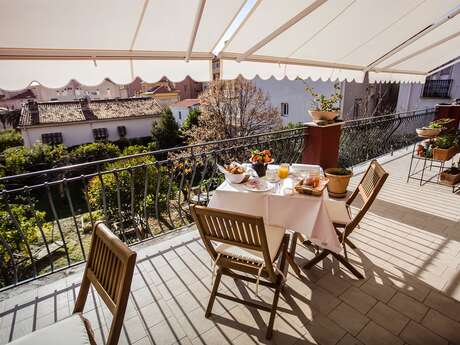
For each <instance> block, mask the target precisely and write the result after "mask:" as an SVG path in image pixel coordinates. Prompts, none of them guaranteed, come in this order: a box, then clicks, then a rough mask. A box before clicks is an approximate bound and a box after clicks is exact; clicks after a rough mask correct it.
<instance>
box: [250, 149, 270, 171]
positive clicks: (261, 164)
mask: <svg viewBox="0 0 460 345" xmlns="http://www.w3.org/2000/svg"><path fill="white" fill-rule="evenodd" d="M251 163H252V168H253V169H254V170H255V171H256V173H257V175H259V177H263V176H265V173H266V172H267V165H268V164H270V163H273V158H272V153H271V152H270V150H263V151H259V150H254V151H252V152H251Z"/></svg>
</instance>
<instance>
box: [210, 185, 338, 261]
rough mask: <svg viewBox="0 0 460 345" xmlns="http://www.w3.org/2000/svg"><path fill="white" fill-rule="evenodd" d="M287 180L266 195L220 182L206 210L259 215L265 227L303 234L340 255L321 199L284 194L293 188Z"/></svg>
mask: <svg viewBox="0 0 460 345" xmlns="http://www.w3.org/2000/svg"><path fill="white" fill-rule="evenodd" d="M294 183H295V180H294V179H292V178H291V177H288V178H287V179H285V180H283V181H282V182H281V183H280V184H278V185H277V186H275V188H274V189H272V190H271V191H268V192H263V193H262V192H250V191H248V190H246V189H245V188H244V186H242V185H239V184H232V183H229V182H227V181H225V182H223V183H222V184H221V185H220V186H219V187H218V188H217V189H216V190H215V192H214V193H213V196H212V197H211V200H210V202H209V204H208V207H213V208H218V209H223V210H227V211H232V212H240V213H246V214H250V215H254V216H262V217H263V218H264V222H265V223H266V224H267V225H271V226H277V227H283V228H285V229H289V230H293V231H296V232H299V233H301V234H303V235H305V236H306V237H307V238H308V239H309V240H310V241H311V242H312V243H314V244H316V245H318V246H320V247H322V248H326V249H329V250H331V251H333V252H336V253H340V252H341V251H342V246H341V245H340V242H339V240H338V238H337V234H336V232H335V229H334V226H333V225H332V221H331V220H330V218H329V214H328V213H327V209H326V205H325V200H327V198H328V195H327V192H326V191H325V192H324V193H323V196H322V197H317V196H309V195H302V194H298V193H286V192H288V191H289V189H290V188H292V187H293V185H294Z"/></svg>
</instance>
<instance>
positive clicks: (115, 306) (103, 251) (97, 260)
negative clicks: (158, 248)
mask: <svg viewBox="0 0 460 345" xmlns="http://www.w3.org/2000/svg"><path fill="white" fill-rule="evenodd" d="M135 264H136V253H135V252H134V251H132V250H131V249H129V248H128V246H127V245H126V244H124V243H123V242H122V241H121V240H120V239H119V238H118V237H116V236H115V235H114V234H113V233H112V231H110V229H109V228H108V227H107V226H106V225H105V224H104V223H102V222H97V223H96V224H95V226H94V229H93V235H92V238H91V249H90V253H89V257H88V261H87V263H86V268H85V272H84V275H83V280H82V283H81V286H80V292H79V294H78V298H77V301H76V302H75V308H74V313H81V312H83V309H84V306H85V303H86V299H87V297H88V292H89V288H90V285H91V284H92V285H93V286H94V288H95V289H96V291H97V293H98V294H99V295H100V296H101V298H102V300H103V301H104V303H105V304H106V305H107V308H108V309H109V310H110V312H111V313H112V315H113V319H112V325H111V327H110V331H109V335H108V338H107V345H115V344H117V343H118V339H119V337H120V332H121V328H122V325H123V319H124V315H125V311H126V305H127V303H128V297H129V292H130V288H131V281H132V279H133V273H134V266H135Z"/></svg>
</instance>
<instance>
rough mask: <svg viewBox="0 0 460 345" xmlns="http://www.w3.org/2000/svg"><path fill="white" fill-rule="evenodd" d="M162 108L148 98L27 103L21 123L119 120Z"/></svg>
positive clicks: (158, 111)
mask: <svg viewBox="0 0 460 345" xmlns="http://www.w3.org/2000/svg"><path fill="white" fill-rule="evenodd" d="M161 111H162V108H161V106H160V105H158V103H157V102H156V101H155V100H154V99H153V98H149V97H146V98H123V99H107V100H93V101H87V100H80V101H70V102H43V103H36V102H28V103H26V104H25V105H24V107H23V110H22V114H21V120H20V126H32V125H47V124H58V123H69V122H79V121H89V120H92V121H93V120H107V119H119V118H128V117H137V116H147V115H156V114H159V113H161Z"/></svg>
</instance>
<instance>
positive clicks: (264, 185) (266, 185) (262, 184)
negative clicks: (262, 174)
mask: <svg viewBox="0 0 460 345" xmlns="http://www.w3.org/2000/svg"><path fill="white" fill-rule="evenodd" d="M258 181H259V186H258V187H253V186H252V185H250V184H249V181H248V182H245V183H243V187H244V188H245V189H247V190H248V191H251V192H268V191H269V190H272V189H273V184H272V183H270V182H267V181H265V180H262V179H258Z"/></svg>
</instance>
